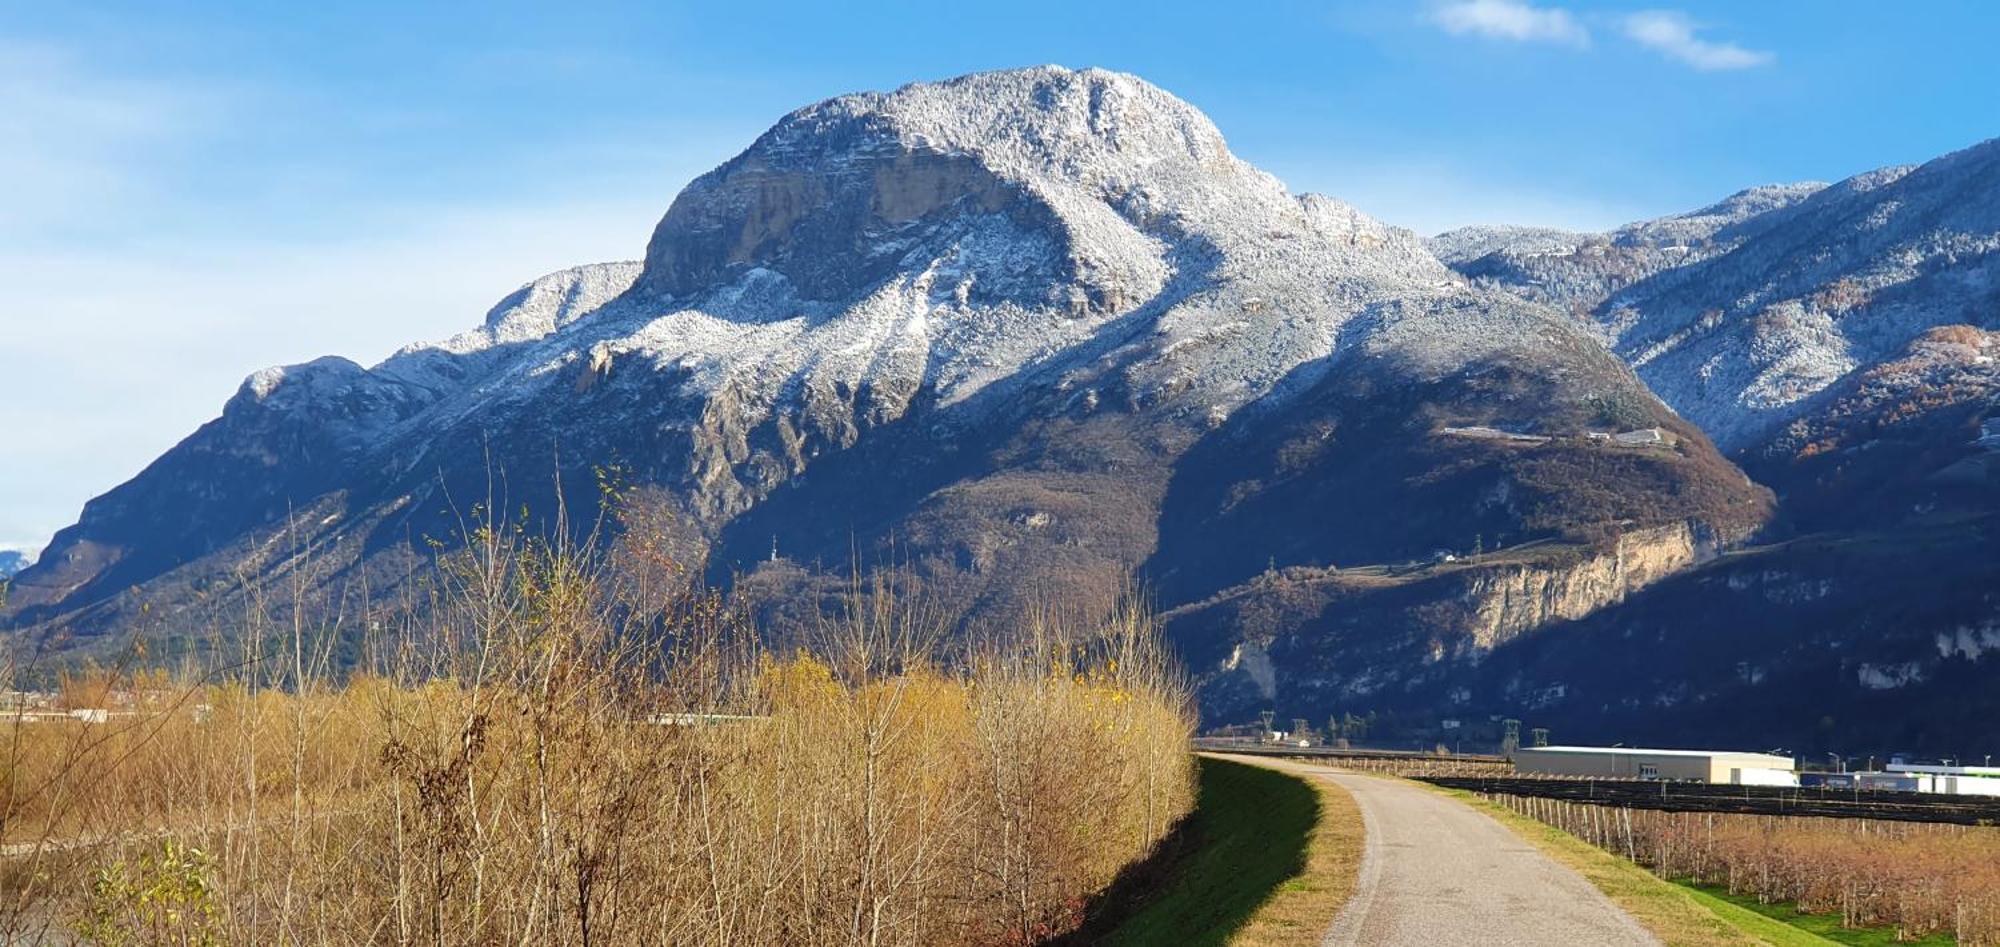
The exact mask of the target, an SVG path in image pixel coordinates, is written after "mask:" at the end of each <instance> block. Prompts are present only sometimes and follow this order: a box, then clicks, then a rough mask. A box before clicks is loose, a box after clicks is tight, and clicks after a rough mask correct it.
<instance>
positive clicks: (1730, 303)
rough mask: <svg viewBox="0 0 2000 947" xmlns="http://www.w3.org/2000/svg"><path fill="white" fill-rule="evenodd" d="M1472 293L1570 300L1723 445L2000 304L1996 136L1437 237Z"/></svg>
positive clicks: (1751, 443) (1757, 435)
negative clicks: (1858, 167)
mask: <svg viewBox="0 0 2000 947" xmlns="http://www.w3.org/2000/svg"><path fill="white" fill-rule="evenodd" d="M1431 245H1432V247H1433V248H1434V249H1436V250H1438V252H1439V253H1440V255H1441V256H1443V257H1444V258H1445V259H1446V260H1447V261H1448V262H1450V263H1452V265H1454V266H1455V267H1456V268H1458V269H1459V270H1460V271H1461V272H1462V273H1465V274H1466V275H1467V276H1468V277H1470V278H1472V279H1473V280H1474V281H1475V282H1480V283H1483V284H1489V285H1502V286H1508V287H1510V288H1514V289H1516V290H1517V291H1519V292H1521V293H1522V294H1523V295H1524V296H1527V297H1529V298H1535V299H1541V300H1545V301H1550V302H1557V303H1562V304H1567V305H1569V306H1571V307H1573V309H1574V310H1575V311H1577V312H1579V313H1581V314H1583V315H1586V316H1587V317H1588V318H1589V319H1590V320H1591V321H1593V322H1594V323H1596V324H1597V325H1598V326H1600V327H1601V329H1602V331H1603V332H1604V334H1605V337H1606V339H1607V340H1608V341H1609V343H1610V344H1611V346H1612V347H1613V349H1614V351H1616V352H1617V353H1618V354H1619V355H1620V356H1621V357H1623V358H1624V359H1625V360H1626V361H1627V362H1629V363H1630V364H1631V365H1632V366H1633V367H1634V368H1635V369H1637V371H1638V372H1639V375H1640V377H1642V378H1644V379H1645V380H1646V381H1647V383H1648V384H1649V385H1650V386H1651V387H1652V388H1653V390H1654V391H1655V392H1657V393H1658V394H1659V395H1660V397H1662V398H1664V399H1665V400H1666V401H1667V403H1668V404H1671V405H1673V406H1674V409H1675V410H1676V411H1679V412H1680V413H1681V414H1682V415H1683V416H1685V417H1687V418H1689V419H1690V420H1692V421H1694V422H1696V423H1697V424H1699V425H1700V426H1701V427H1702V429H1703V430H1706V431H1707V432H1708V433H1709V435H1710V436H1711V437H1713V438H1714V439H1715V440H1716V442H1717V443H1718V444H1720V445H1721V446H1722V447H1724V448H1725V449H1726V450H1730V451H1742V450H1750V449H1754V448H1758V447H1761V446H1762V445H1763V444H1765V443H1766V441H1768V439H1769V438H1771V437H1772V436H1773V435H1774V434H1775V433H1776V432H1778V431H1779V430H1781V429H1782V428H1783V427H1784V426H1785V425H1786V424H1788V423H1789V422H1791V421H1792V420H1793V419H1795V418H1799V417H1801V416H1802V415H1805V414H1808V413H1810V412H1812V411H1813V410H1815V408H1816V407H1817V405H1818V404H1819V401H1820V399H1819V398H1817V397H1816V396H1818V395H1820V394H1821V393H1822V392H1824V391H1826V390H1827V389H1828V387H1829V386H1831V385H1833V384H1834V383H1835V382H1836V381H1838V380H1839V379H1841V378H1843V377H1845V376H1847V375H1849V374H1850V373H1852V372H1854V371H1856V370H1866V369H1867V368H1868V367H1869V366H1872V365H1875V364H1877V363H1880V362H1882V361H1885V360H1888V359H1893V358H1895V357H1897V356H1898V355H1899V354H1900V353H1901V352H1902V351H1903V349H1904V347H1905V346H1907V345H1909V344H1910V343H1911V342H1913V341H1914V340H1915V339H1916V338H1917V337H1918V336H1920V335H1921V334H1923V333H1924V332H1925V331H1926V330H1928V329H1931V328H1933V327H1936V326H1942V325H1952V324H1974V325H1980V324H1988V323H1990V322H1991V320H1992V314H1993V312H1994V311H1995V310H1996V303H2000V141H1989V142H1986V143H1984V144H1981V145H1977V146H1975V147H1972V148H1968V149H1965V150H1964V151H1960V152H1957V153H1955V154H1950V155H1946V156H1944V157H1942V158H1938V159H1936V160H1934V161H1931V162H1928V163H1925V164H1923V165H1920V166H1916V167H1896V168H1884V169H1882V170H1879V171H1872V172H1869V173H1866V174H1862V175H1857V176H1855V177H1853V178H1849V179H1848V180H1845V181H1842V182H1840V183H1838V184H1834V185H1831V186H1820V185H1816V184H1801V185H1791V186H1785V187H1772V188H1755V189H1752V190H1749V191H1744V192H1742V193H1740V194H1737V195H1735V196H1733V197H1731V198H1730V199H1728V200H1726V201H1724V202H1722V203H1720V204H1717V205H1715V206H1713V207H1710V208H1705V209H1703V210H1700V211H1695V212H1693V213H1691V214H1684V215H1679V216H1675V217H1668V218H1662V219H1661V220H1656V221H1649V222H1645V223H1639V224H1633V225H1630V226H1628V227H1624V228H1621V229H1620V230H1617V231H1614V232H1612V233H1610V234H1601V235H1596V234H1592V235H1563V234H1552V233H1548V232H1538V231H1519V230H1510V229H1505V228H1499V229H1496V228H1477V229H1473V230H1468V231H1455V232H1453V233H1449V234H1444V235H1440V236H1439V237H1437V238H1435V239H1433V240H1432V241H1431Z"/></svg>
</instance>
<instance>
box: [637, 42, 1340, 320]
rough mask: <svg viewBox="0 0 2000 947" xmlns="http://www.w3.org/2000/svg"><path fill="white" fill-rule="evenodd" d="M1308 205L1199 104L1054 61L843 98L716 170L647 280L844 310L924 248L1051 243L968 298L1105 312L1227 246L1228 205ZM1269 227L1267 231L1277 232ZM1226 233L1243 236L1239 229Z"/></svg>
mask: <svg viewBox="0 0 2000 947" xmlns="http://www.w3.org/2000/svg"><path fill="white" fill-rule="evenodd" d="M1225 208H1226V209H1229V210H1230V211H1231V214H1230V215H1229V216H1234V217H1239V218H1262V219H1263V221H1269V220H1272V219H1283V220H1284V221H1285V223H1286V224H1287V225H1288V226H1289V228H1290V229H1300V228H1302V227H1303V226H1304V225H1305V221H1304V214H1303V212H1302V211H1301V209H1300V208H1299V207H1298V205H1297V202H1296V201H1294V200H1293V199H1292V198H1291V196H1290V195H1289V194H1288V193H1287V192H1286V190H1285V188H1284V186H1283V185H1282V184H1280V183H1279V182H1278V181H1277V180H1276V179H1274V178H1272V177H1270V176H1269V175H1266V174H1263V173H1261V172H1259V171H1257V170H1256V169H1254V168H1252V167H1250V166H1249V165H1247V164H1245V163H1243V162H1241V161H1239V160H1237V159H1236V158H1235V157H1234V156H1233V155H1231V154H1230V153H1229V150H1228V147H1227V145H1226V144H1224V142H1223V139H1222V135H1221V133H1220V132H1218V131H1217V130H1216V128H1215V125H1214V124H1213V123H1212V122H1210V121H1209V120H1208V118H1207V117H1206V116H1204V115H1202V114H1201V112H1200V111H1198V110H1197V109H1195V108H1194V107H1193V106H1190V105H1188V104H1187V103H1185V102H1183V101H1181V100H1179V99H1177V98H1175V97H1173V96H1172V95H1169V94H1168V93H1166V92H1164V91H1162V90H1160V89H1159V88H1157V87H1155V86H1153V85H1150V84H1148V83H1146V82H1144V81H1142V80H1140V79H1138V78H1136V77H1133V76H1128V75H1124V74H1121V73H1115V72H1108V71H1104V70H1100V69H1087V70H1081V71H1076V70H1069V69H1064V68H1061V67H1056V66H1040V67H1035V68H1031V69H1018V70H1010V71H1005V72H987V73H977V74H973V75H969V76H963V77H960V78H957V79H951V80H946V81H943V82H933V83H918V84H913V85H907V86H904V87H902V88H900V89H897V90H895V91H893V92H886V93H881V92H866V93H857V94H852V95H844V96H840V97H837V98H833V99H828V100H826V101H824V102H820V103H818V104H816V105H811V106H808V107H806V108H803V109H800V110H798V111H796V112H793V113H791V114H790V115H787V116H786V117H785V118H784V119H782V120H780V121H779V122H778V123H777V125H775V126H773V127H772V128H771V130H770V131H768V132H766V133H764V135H762V136H761V137H759V138H758V139H757V141H756V142H755V143H753V144H752V145H751V146H750V147H749V149H748V150H746V151H744V152H743V153H742V154H741V155H738V156H737V157H736V158H734V159H732V160H731V161H729V162H727V163H726V164H724V165H722V166H721V167H719V168H717V169H716V170H714V171H712V172H710V173H708V174H706V175H704V176H702V177H701V178H699V179H697V180H696V181H695V182H694V183H693V184H691V185H689V186H688V188H687V189H686V190H685V191H683V192H682V193H681V195H680V196H679V197H678V198H677V199H676V200H675V201H674V204H673V207H672V208H671V209H670V210H668V212H667V214H666V216H665V218H664V219H662V220H661V222H660V224H659V227H658V228H657V229H656V230H655V231H654V234H653V239H652V242H651V244H650V245H649V246H648V248H647V253H646V269H645V275H644V276H643V277H641V285H643V286H645V287H646V288H648V289H649V290H652V291H653V292H656V293H659V294H661V295H665V296H669V297H674V298H677V299H686V298H690V297H693V296H695V295H698V294H700V293H702V292H704V291H706V290H710V289H713V288H716V287H718V286H722V285H725V284H728V283H730V282H732V281H734V280H736V279H737V278H739V277H741V276H743V275H744V274H746V273H748V272H749V271H750V270H753V269H762V270H768V271H771V272H773V273H776V274H778V275H780V276H782V277H784V279H785V281H786V282H787V283H789V285H790V288H791V290H793V291H794V292H796V293H797V294H798V296H799V297H800V298H803V299H809V300H820V301H845V300H849V299H852V298H853V297H855V296H856V295H858V294H860V293H863V292H865V291H867V290H868V289H870V288H872V287H873V286H874V285H876V284H878V283H879V281H880V280H881V279H882V278H883V277H884V276H886V275H887V274H888V273H890V272H893V271H895V270H897V269H899V268H901V267H902V266H904V265H905V263H906V261H907V260H909V259H912V258H913V254H916V255H922V256H923V257H925V258H927V259H938V258H940V257H944V256H950V255H951V253H950V247H952V246H953V245H960V244H964V243H967V242H972V243H1009V244H1019V243H1020V242H1021V241H1019V240H1017V239H1014V237H1016V236H1027V237H1029V238H1031V241H1030V242H1033V241H1036V240H1039V241H1041V242H1043V243H1044V244H1045V245H1044V246H1042V247H1041V248H1040V251H1039V252H1036V253H1030V254H1025V255H1024V254H1020V253H1016V254H1015V255H1014V258H1013V259H1011V260H1009V261H1007V264H1008V265H1007V266H1006V268H1005V269H1004V271H998V272H996V271H990V270H989V271H987V272H984V273H981V274H979V276H978V278H977V279H974V280H972V284H971V285H970V286H969V287H968V289H969V291H970V292H971V293H973V294H974V295H977V296H981V297H983V298H985V299H987V300H988V301H993V302H1001V301H1004V302H1010V303H1014V304H1017V305H1021V306H1025V307H1028V308H1038V307H1041V306H1045V305H1056V306H1071V305H1073V303H1072V301H1071V300H1070V299H1068V298H1066V297H1065V298H1051V296H1050V294H1051V292H1052V291H1058V290H1060V292H1058V295H1062V294H1063V293H1066V291H1067V289H1069V288H1072V287H1077V288H1080V289H1081V290H1082V291H1083V293H1084V295H1085V296H1086V297H1087V298H1086V299H1085V300H1084V302H1083V305H1084V306H1086V307H1087V308H1089V309H1091V310H1094V311H1100V312H1101V311H1107V310H1111V309H1116V308H1118V303H1119V302H1120V301H1123V300H1130V299H1136V298H1144V297H1146V296H1150V295H1152V294H1153V293H1155V292H1157V291H1158V290H1159V288H1160V287H1161V285H1163V283H1164V281H1165V280H1166V278H1167V276H1168V274H1169V272H1170V270H1171V268H1172V267H1171V264H1170V262H1169V261H1167V260H1165V259H1163V256H1166V255H1168V252H1167V251H1168V250H1169V249H1170V248H1169V247H1168V246H1166V245H1167V244H1171V243H1174V242H1176V241H1177V240H1179V239H1181V238H1185V237H1188V236H1190V235H1194V234H1201V236H1202V237H1203V238H1204V239H1206V240H1207V241H1208V242H1210V243H1216V242H1219V241H1218V239H1217V236H1216V235H1214V234H1208V233H1203V231H1207V230H1212V229H1213V228H1214V218H1215V217H1216V216H1217V215H1215V213H1214V212H1215V211H1216V210H1221V209H1225ZM1257 226H1258V229H1264V230H1268V229H1270V227H1269V226H1268V224H1266V223H1264V222H1262V221H1260V223H1259V224H1258V225H1257ZM1224 239H1226V238H1224Z"/></svg>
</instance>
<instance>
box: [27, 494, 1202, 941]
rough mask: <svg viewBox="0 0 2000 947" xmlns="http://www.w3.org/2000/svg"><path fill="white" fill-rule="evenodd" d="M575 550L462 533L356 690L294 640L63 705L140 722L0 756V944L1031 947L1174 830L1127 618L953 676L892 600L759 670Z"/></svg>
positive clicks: (66, 734) (714, 634)
mask: <svg viewBox="0 0 2000 947" xmlns="http://www.w3.org/2000/svg"><path fill="white" fill-rule="evenodd" d="M620 547H621V548H625V549H627V550H631V549H639V550H642V551H643V550H644V549H645V548H647V547H646V544H644V543H632V542H625V543H621V544H620ZM595 548H599V546H598V544H584V545H581V546H577V547H571V546H567V545H561V544H558V545H548V544H538V543H533V542H526V541H523V540H521V539H520V538H519V536H518V535H517V534H510V533H509V532H508V531H505V530H498V529H492V530H478V531H476V533H475V534H474V537H473V541H472V542H471V543H469V544H468V546H467V549H466V550H465V551H464V552H463V553H460V554H456V555H454V556H451V557H449V558H448V559H447V560H446V561H445V562H443V563H442V564H441V567H440V572H439V578H438V580H437V581H436V582H435V583H434V585H433V589H434V592H433V593H432V595H431V597H430V600H429V601H427V602H423V603H419V604H420V605H421V607H411V608H409V609H406V610H402V611H399V612H396V613H392V614H384V615H377V616H373V617H372V618H371V621H373V622H374V626H375V627H377V628H378V629H379V630H378V634H377V636H376V637H373V638H371V640H370V641H369V643H368V644H369V651H370V653H371V654H373V655H374V656H375V657H374V659H373V662H372V665H371V668H370V673H366V674H358V675H354V676H351V677H343V678H341V679H340V680H339V681H337V682H336V681H334V680H332V679H331V678H330V675H327V674H326V673H325V672H324V670H323V669H324V667H325V661H324V655H325V654H327V653H328V647H329V646H328V645H327V640H328V638H329V637H330V635H331V629H317V628H310V627H304V626H298V627H295V628H293V629H291V630H290V633H289V635H276V636H264V637H257V636H250V637H249V638H248V639H247V640H248V641H249V643H247V644H245V645H244V646H243V650H244V657H243V660H242V661H241V663H240V664H238V665H236V666H235V667H233V668H231V669H228V670H226V671H222V672H211V673H208V674H206V675H194V674H192V673H186V672H184V673H182V674H181V675H180V676H179V677H178V678H176V679H175V681H174V682H172V683H161V682H159V681H152V682H151V683H150V684H149V685H145V686H136V687H135V681H134V678H133V676H132V675H129V674H119V673H113V672H101V673H100V675H99V676H98V677H97V678H96V679H94V680H90V681H78V682H77V683H76V685H75V686H74V687H72V688H71V690H73V691H74V692H75V693H77V694H79V695H80V694H85V693H98V694H100V695H109V694H115V693H125V694H139V695H141V696H142V697H143V698H144V699H135V700H131V701H128V703H129V704H130V710H129V711H125V712H123V714H122V715H119V716H114V717H112V718H111V719H109V720H107V721H102V722H86V721H75V720H69V721H32V722H31V721H29V720H28V719H26V718H25V717H22V716H20V715H18V714H17V716H16V719H15V720H13V721H12V722H11V723H6V724H0V726H7V727H8V728H9V729H8V731H7V739H8V741H9V742H8V746H7V754H8V756H7V766H6V768H5V772H4V776H5V779H6V783H5V794H4V797H0V841H4V842H5V843H6V845H7V848H6V849H5V851H4V853H0V865H4V869H5V870H4V871H0V897H4V901H0V925H4V928H5V931H6V936H7V937H8V939H10V940H11V939H14V938H21V939H27V940H33V939H37V938H42V937H57V938H60V937H66V936H72V935H81V936H82V937H83V938H84V939H86V940H91V941H96V942H104V943H153V942H175V943H225V942H227V943H293V942H313V943H411V942H417V943H435V944H443V943H467V944H470V943H479V944H487V943H501V942H510V943H535V944H545V943H550V944H593V943H595V944H623V943H648V944H652V943H675V944H716V945H722V944H911V945H917V944H922V945H930V944H1022V943H1029V942H1033V941H1035V940H1038V939H1041V938H1043V937H1045V936H1047V935H1048V934H1050V933H1052V932H1056V931H1059V930H1062V929H1064V928H1065V927H1067V926H1069V925H1071V924H1073V923H1074V922H1075V921H1076V919H1077V915H1078V912H1079V910H1080V906H1081V904H1082V903H1083V902H1084V900H1085V899H1086V898H1087V897H1088V896H1089V895H1091V894H1092V893H1094V892H1096V891H1098V890H1100V889H1102V888H1103V887H1104V886H1105V885H1106V884H1107V883H1108V882H1109V881H1110V880H1111V879H1112V877H1113V876H1114V874H1116V872H1117V871H1118V869H1119V868H1120V867H1121V866H1122V865H1124V864H1125V863H1127V862H1129V861H1132V860H1135V859H1137V858H1139V857H1141V856H1143V855H1144V854H1145V853H1146V852H1147V851H1148V850H1149V849H1150V848H1151V847H1152V845H1153V844H1154V843H1155V842H1156V841H1158V840H1159V839H1160V838H1161V837H1163V836H1164V835H1165V834H1166V832H1167V831H1168V829H1169V827H1170V826H1172V825H1173V824H1174V823H1175V822H1176V821H1177V820H1178V819H1179V818H1180V817H1181V816H1182V815H1184V814H1185V813H1186V812H1187V811H1188V809H1189V808H1190V806H1191V804H1192V801H1193V799H1192V796H1193V779H1192V767H1191V762H1190V758H1189V756H1188V754H1187V751H1186V746H1187V740H1188V737H1189V735H1190V730H1191V717H1190V711H1189V703H1188V695H1187V691H1186V688H1185V685H1184V683H1183V681H1182V679H1181V678H1180V676H1179V674H1178V673H1177V672H1176V671H1175V669H1174V667H1173V666H1172V664H1171V663H1170V661H1169V659H1168V658H1167V657H1166V656H1165V654H1164V652H1163V651H1162V649H1161V647H1160V646H1159V645H1158V643H1157V638H1156V636H1155V634H1154V627H1153V623H1152V621H1151V620H1150V618H1149V617H1148V616H1147V615H1146V614H1144V613H1143V612H1142V611H1141V610H1139V609H1137V608H1134V607H1129V606H1128V607H1125V608H1122V609H1120V610H1119V611H1118V612H1116V613H1115V614H1113V615H1111V616H1109V617H1108V618H1107V619H1106V620H1105V621H1103V622H1102V623H1100V624H1097V625H1094V626H1091V627H1088V628H1077V627H1074V626H1065V625H1062V624H1059V623H1056V622H1053V621H1049V620H1033V619H1030V620H1027V621H1024V623H1023V626H1022V629H1021V631H1020V633H1019V634H1017V635H1014V636H1011V637H1010V638H1009V639H1008V640H1005V641H1002V642H997V643H994V644H991V645H989V646H986V647H984V648H982V649H980V650H977V651H971V650H966V649H962V648H961V649H946V648H944V647H942V646H941V642H942V641H943V640H944V638H943V635H942V634H941V632H942V631H943V629H944V628H945V627H946V622H944V621H943V620H942V617H941V616H938V615H935V614H932V613H931V612H929V611H928V610H926V609H925V608H923V607H922V605H921V603H912V602H908V601H898V600H897V598H896V597H895V596H893V595H889V594H886V589H885V588H884V587H882V586H876V587H873V588H868V589H858V590H857V591H856V593H855V594H854V595H852V597H851V599H850V601H849V603H848V607H847V609H846V610H845V613H844V614H842V615H840V616H838V617H836V618H830V619H829V620H827V621H826V622H824V623H823V626H822V627H821V628H820V629H819V633H818V635H817V637H816V640H814V642H813V643H812V647H811V648H810V649H802V650H799V651H796V652H794V653H788V654H772V653H767V652H764V651H763V650H761V649H760V648H759V646H758V644H757V641H756V638H755V635H754V634H753V633H752V632H751V630H750V629H748V628H746V627H744V626H743V624H742V623H741V622H739V621H737V620H736V619H735V617H734V616H733V615H732V614H731V613H730V612H729V611H728V610H727V609H726V608H725V606H724V605H723V604H722V602H721V601H720V600H719V599H717V598H716V597H714V596H712V595H706V594H703V593H699V592H676V593H673V594H671V595H663V594H659V589H660V584H659V583H657V582H652V581H635V580H633V578H632V576H634V575H641V576H646V575H659V574H662V573H661V572H660V571H659V569H658V567H659V566H660V565H661V563H659V562H652V563H641V566H642V568H637V569H632V570H630V571H620V567H619V566H618V565H617V564H616V563H612V562H608V561H607V560H606V559H605V558H604V557H601V556H598V555H596V554H593V553H591V552H588V551H587V550H590V549H595ZM669 571H671V570H669ZM295 611H296V610H295ZM251 624H255V622H252V623H251ZM93 688H94V690H93ZM103 699H109V698H108V697H105V698H103Z"/></svg>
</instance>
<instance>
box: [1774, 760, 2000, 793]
mask: <svg viewBox="0 0 2000 947" xmlns="http://www.w3.org/2000/svg"><path fill="white" fill-rule="evenodd" d="M1804 784H1805V785H1807V786H1824V787H1826V788H1828V789H1862V790H1874V791H1877V792H1932V793H1940V794H1943V795H1947V796H2000V767H1996V766H1940V765H1935V764H1929V763H1890V764H1889V768H1888V772H1849V773H1811V774H1807V776H1806V777H1805V779H1804Z"/></svg>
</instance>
